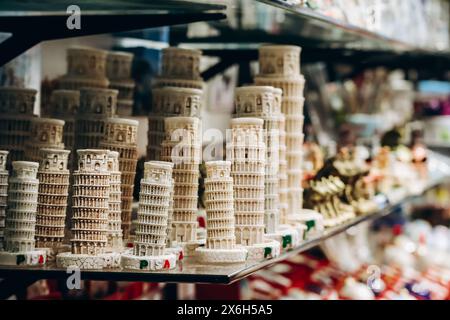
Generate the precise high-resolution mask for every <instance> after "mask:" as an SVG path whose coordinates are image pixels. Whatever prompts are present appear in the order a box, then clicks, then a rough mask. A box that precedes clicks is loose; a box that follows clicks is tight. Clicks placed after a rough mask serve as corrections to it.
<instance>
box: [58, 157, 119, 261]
mask: <svg viewBox="0 0 450 320" xmlns="http://www.w3.org/2000/svg"><path fill="white" fill-rule="evenodd" d="M108 152H109V151H108V150H99V149H85V150H78V170H76V171H75V172H74V174H73V176H74V185H73V196H72V197H73V199H72V213H73V216H72V228H71V232H72V238H71V247H72V251H71V252H65V253H60V254H58V255H57V256H56V263H57V265H58V267H61V268H67V267H69V266H76V267H78V268H80V269H102V268H111V267H118V266H119V265H120V254H117V253H113V252H109V253H107V252H106V247H107V244H108V228H109V227H108V215H109V213H108V212H109V190H110V184H109V177H110V173H109V172H108Z"/></svg>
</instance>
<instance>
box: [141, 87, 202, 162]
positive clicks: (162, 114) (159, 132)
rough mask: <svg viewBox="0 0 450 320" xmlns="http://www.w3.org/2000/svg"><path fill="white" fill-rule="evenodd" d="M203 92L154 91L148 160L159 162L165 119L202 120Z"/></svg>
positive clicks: (167, 89)
mask: <svg viewBox="0 0 450 320" xmlns="http://www.w3.org/2000/svg"><path fill="white" fill-rule="evenodd" d="M202 95H203V91H202V90H199V89H190V88H176V87H163V88H155V89H153V110H152V113H151V114H150V116H149V118H148V144H147V158H148V159H151V160H158V159H159V158H160V155H161V143H162V142H163V140H164V137H165V130H164V119H165V118H168V117H196V118H200V110H201V103H202V98H203V97H202Z"/></svg>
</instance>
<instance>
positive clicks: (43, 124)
mask: <svg viewBox="0 0 450 320" xmlns="http://www.w3.org/2000/svg"><path fill="white" fill-rule="evenodd" d="M63 128H64V121H63V120H58V119H50V118H34V119H32V120H31V128H30V137H29V139H28V141H27V142H26V144H25V158H26V159H27V160H29V161H35V162H40V161H41V154H40V150H41V149H43V148H47V149H59V150H62V149H64V143H63V131H64V129H63Z"/></svg>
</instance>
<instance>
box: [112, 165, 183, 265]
mask: <svg viewBox="0 0 450 320" xmlns="http://www.w3.org/2000/svg"><path fill="white" fill-rule="evenodd" d="M144 166H145V168H144V178H143V179H142V180H141V189H140V193H139V209H138V218H137V222H136V239H135V240H134V243H133V253H132V254H131V253H124V254H122V262H121V265H122V267H123V268H125V269H137V270H162V269H173V268H175V266H176V261H177V257H176V256H175V255H174V254H172V253H167V252H166V251H165V249H166V237H167V220H168V216H169V205H170V195H171V188H172V182H173V180H172V168H173V166H174V165H173V163H171V162H162V161H149V162H146V163H145V164H144Z"/></svg>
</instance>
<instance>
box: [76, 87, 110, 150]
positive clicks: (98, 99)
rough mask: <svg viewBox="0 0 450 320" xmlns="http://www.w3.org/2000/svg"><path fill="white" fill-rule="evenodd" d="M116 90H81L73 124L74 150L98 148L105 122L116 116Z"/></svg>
mask: <svg viewBox="0 0 450 320" xmlns="http://www.w3.org/2000/svg"><path fill="white" fill-rule="evenodd" d="M117 93H118V92H117V90H112V89H96V88H82V89H81V91H80V109H79V112H78V116H77V120H76V124H75V147H76V149H86V148H98V147H99V146H100V141H101V140H102V139H103V135H104V130H105V126H106V120H108V119H109V118H111V117H114V116H115V115H116V106H117Z"/></svg>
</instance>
